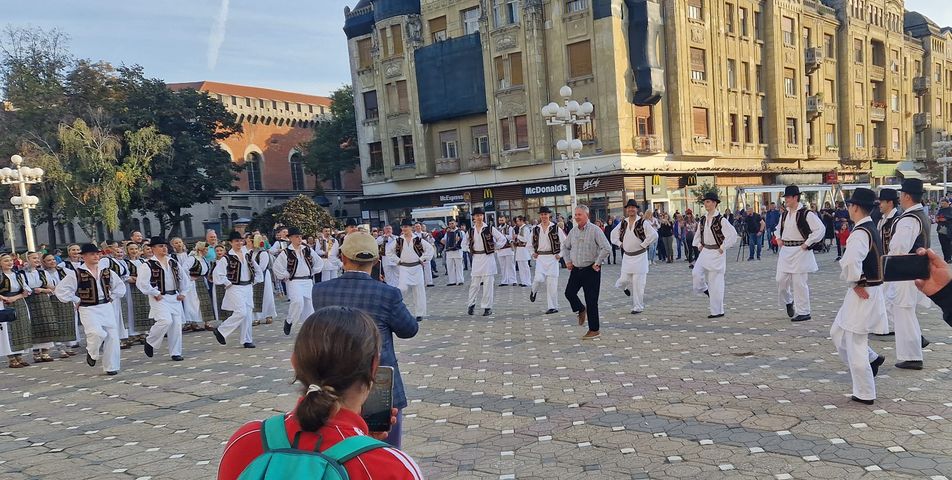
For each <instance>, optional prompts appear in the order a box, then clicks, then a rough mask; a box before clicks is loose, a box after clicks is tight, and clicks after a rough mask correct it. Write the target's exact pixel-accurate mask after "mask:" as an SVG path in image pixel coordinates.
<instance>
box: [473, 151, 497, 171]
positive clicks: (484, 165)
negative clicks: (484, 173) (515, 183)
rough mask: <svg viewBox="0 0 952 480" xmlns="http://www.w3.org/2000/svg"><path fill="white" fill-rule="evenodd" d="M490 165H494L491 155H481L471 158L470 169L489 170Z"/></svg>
mask: <svg viewBox="0 0 952 480" xmlns="http://www.w3.org/2000/svg"><path fill="white" fill-rule="evenodd" d="M490 166H492V162H491V161H490V160H489V155H480V156H476V157H470V159H469V169H470V170H488V169H489V167H490Z"/></svg>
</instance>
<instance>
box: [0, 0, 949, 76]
mask: <svg viewBox="0 0 952 480" xmlns="http://www.w3.org/2000/svg"><path fill="white" fill-rule="evenodd" d="M223 2H226V3H227V10H226V11H227V15H226V16H225V17H224V18H223V17H222V16H221V12H222V6H223ZM356 2H357V0H276V1H260V0H256V1H251V0H161V1H137V0H125V1H120V0H69V1H67V0H0V26H2V25H6V24H13V25H36V26H41V27H43V28H53V27H56V28H59V29H60V30H62V31H63V32H65V33H66V34H68V35H69V36H70V48H71V50H72V52H73V54H74V55H75V56H77V57H79V58H90V59H93V60H100V59H102V60H107V61H109V62H112V63H114V64H122V63H125V64H134V63H137V64H139V65H142V66H143V67H144V68H145V70H146V73H147V74H148V75H150V76H154V77H159V78H162V79H164V80H165V81H167V82H185V81H196V80H214V81H220V82H229V83H239V84H245V85H254V86H261V87H268V88H277V89H281V90H290V91H295V92H301V93H309V94H314V95H326V94H328V93H329V92H330V91H331V90H333V89H335V88H337V87H339V86H340V85H343V84H345V83H350V73H349V70H348V66H347V43H346V39H345V37H344V34H343V32H342V30H341V28H342V26H343V22H344V16H343V12H344V6H345V5H351V6H353V4H356ZM943 3H945V2H943ZM943 3H940V0H907V1H906V8H907V9H910V10H918V11H920V12H922V13H924V14H926V15H927V16H929V17H931V18H932V19H933V20H935V21H936V23H938V24H940V25H943V26H946V25H949V26H952V8H948V4H947V3H945V4H943ZM222 20H224V21H223V22H222ZM222 27H223V28H222ZM216 40H219V41H216ZM216 45H220V47H219V48H217V49H216V48H215V47H216ZM216 52H217V54H216Z"/></svg>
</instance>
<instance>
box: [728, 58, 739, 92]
mask: <svg viewBox="0 0 952 480" xmlns="http://www.w3.org/2000/svg"><path fill="white" fill-rule="evenodd" d="M727 88H737V61H736V60H734V59H733V58H729V59H727Z"/></svg>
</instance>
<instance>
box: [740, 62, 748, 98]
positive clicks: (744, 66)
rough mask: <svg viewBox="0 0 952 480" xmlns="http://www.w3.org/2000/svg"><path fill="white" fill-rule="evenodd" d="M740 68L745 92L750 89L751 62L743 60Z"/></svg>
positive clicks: (741, 81)
mask: <svg viewBox="0 0 952 480" xmlns="http://www.w3.org/2000/svg"><path fill="white" fill-rule="evenodd" d="M741 67H742V68H741V69H740V75H741V77H740V84H741V85H742V86H743V88H744V91H745V92H749V91H750V63H748V62H742V63H741Z"/></svg>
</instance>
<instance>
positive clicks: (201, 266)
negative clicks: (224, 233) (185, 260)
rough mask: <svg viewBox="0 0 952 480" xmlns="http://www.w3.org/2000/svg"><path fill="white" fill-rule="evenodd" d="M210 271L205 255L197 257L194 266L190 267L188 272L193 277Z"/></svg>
mask: <svg viewBox="0 0 952 480" xmlns="http://www.w3.org/2000/svg"><path fill="white" fill-rule="evenodd" d="M207 273H208V268H207V265H206V263H205V259H204V258H203V257H195V261H194V262H193V263H192V267H191V268H189V269H188V274H189V275H191V276H193V277H201V276H204V275H205V274H207Z"/></svg>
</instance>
